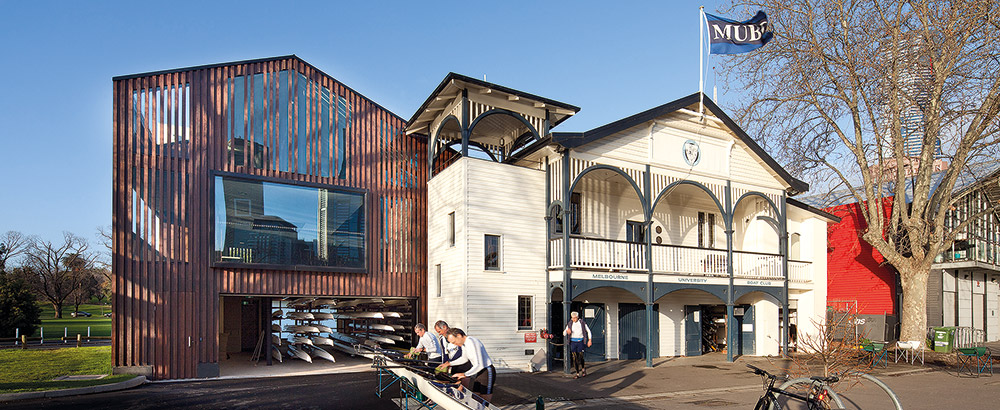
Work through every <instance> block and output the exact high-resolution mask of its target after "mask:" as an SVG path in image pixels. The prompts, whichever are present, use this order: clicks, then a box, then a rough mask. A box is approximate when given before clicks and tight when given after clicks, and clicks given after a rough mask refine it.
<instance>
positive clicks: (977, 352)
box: [955, 347, 993, 376]
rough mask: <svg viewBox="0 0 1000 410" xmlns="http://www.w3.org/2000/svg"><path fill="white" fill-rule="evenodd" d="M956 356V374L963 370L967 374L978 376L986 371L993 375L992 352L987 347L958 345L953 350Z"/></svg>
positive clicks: (960, 373)
mask: <svg viewBox="0 0 1000 410" xmlns="http://www.w3.org/2000/svg"><path fill="white" fill-rule="evenodd" d="M955 354H956V356H957V357H958V374H959V375H962V372H963V370H964V371H968V372H969V376H980V375H982V374H983V373H985V372H986V371H989V372H990V376H992V375H993V354H992V352H990V348H988V347H960V348H958V349H956V350H955Z"/></svg>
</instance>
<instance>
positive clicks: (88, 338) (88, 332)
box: [87, 326, 90, 342]
mask: <svg viewBox="0 0 1000 410" xmlns="http://www.w3.org/2000/svg"><path fill="white" fill-rule="evenodd" d="M87 341H88V342H89V341H90V326H87Z"/></svg>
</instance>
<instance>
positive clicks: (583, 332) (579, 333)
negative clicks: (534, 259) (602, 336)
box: [565, 312, 594, 379]
mask: <svg viewBox="0 0 1000 410" xmlns="http://www.w3.org/2000/svg"><path fill="white" fill-rule="evenodd" d="M569 316H570V319H569V323H567V324H566V331H565V333H566V335H567V336H569V356H570V359H571V360H572V363H573V371H574V372H576V375H575V376H573V378H574V379H579V378H581V377H583V376H586V375H587V368H586V367H585V366H584V363H583V350H584V349H585V348H586V347H590V346H591V345H592V344H593V342H592V341H591V339H593V336H594V335H593V334H591V333H590V327H589V326H587V323H586V322H584V321H582V320H580V313H579V312H570V314H569ZM584 346H586V347H584Z"/></svg>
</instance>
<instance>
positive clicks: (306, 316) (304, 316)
mask: <svg viewBox="0 0 1000 410" xmlns="http://www.w3.org/2000/svg"><path fill="white" fill-rule="evenodd" d="M285 317H286V318H288V319H295V320H314V319H316V318H315V317H314V316H313V314H312V313H309V312H288V313H287V314H285Z"/></svg>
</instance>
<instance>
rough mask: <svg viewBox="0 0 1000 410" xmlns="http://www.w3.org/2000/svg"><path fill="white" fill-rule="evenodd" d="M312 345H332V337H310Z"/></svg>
mask: <svg viewBox="0 0 1000 410" xmlns="http://www.w3.org/2000/svg"><path fill="white" fill-rule="evenodd" d="M311 339H312V341H313V344H314V345H327V346H333V339H331V338H329V337H323V336H313V337H311Z"/></svg>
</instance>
